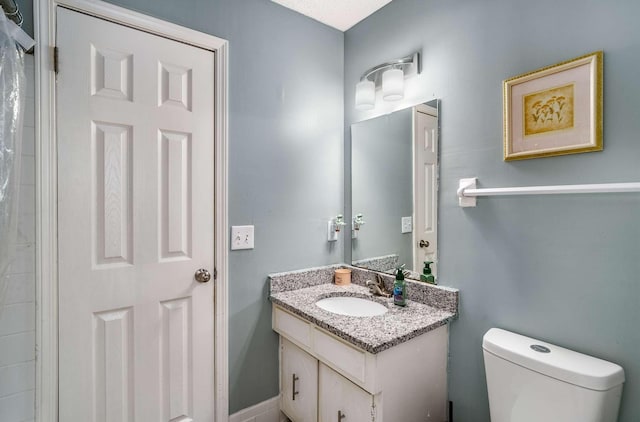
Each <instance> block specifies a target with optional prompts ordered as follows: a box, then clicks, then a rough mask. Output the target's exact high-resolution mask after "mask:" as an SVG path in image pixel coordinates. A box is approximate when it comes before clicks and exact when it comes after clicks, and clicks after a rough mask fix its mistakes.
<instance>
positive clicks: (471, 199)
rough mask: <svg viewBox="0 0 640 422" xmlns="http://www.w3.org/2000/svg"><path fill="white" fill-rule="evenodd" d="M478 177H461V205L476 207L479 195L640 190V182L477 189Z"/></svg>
mask: <svg viewBox="0 0 640 422" xmlns="http://www.w3.org/2000/svg"><path fill="white" fill-rule="evenodd" d="M477 181H478V178H476V177H473V178H469V179H460V183H459V185H458V203H459V205H460V206H461V207H475V206H476V197H478V196H504V195H555V194H564V193H616V192H640V183H602V184H592V185H558V186H524V187H517V188H483V189H477V188H476V185H477Z"/></svg>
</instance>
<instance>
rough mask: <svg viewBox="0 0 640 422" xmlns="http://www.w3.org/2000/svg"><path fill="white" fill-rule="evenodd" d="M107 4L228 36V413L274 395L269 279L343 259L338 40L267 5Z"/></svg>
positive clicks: (201, 1) (211, 0) (237, 1)
mask: <svg viewBox="0 0 640 422" xmlns="http://www.w3.org/2000/svg"><path fill="white" fill-rule="evenodd" d="M27 3H28V2H27V1H25V0H21V1H20V6H21V8H22V9H23V10H24V11H25V14H26V11H27V10H28V9H27V7H28V6H29V5H28V4H27ZM113 3H116V4H118V5H120V6H124V7H127V8H129V9H133V10H137V11H140V12H143V13H146V14H149V15H151V16H155V17H158V18H160V19H165V20H168V21H171V22H174V23H176V24H179V25H183V26H186V27H190V28H193V29H196V30H199V31H202V32H206V33H209V34H213V35H216V36H218V37H221V38H224V39H227V40H229V48H230V52H229V54H230V66H229V71H230V72H229V75H230V76H229V82H230V85H229V97H230V98H229V107H230V117H229V125H230V127H229V143H230V145H229V220H230V221H229V222H230V224H231V225H242V224H254V225H255V249H254V250H248V251H231V252H230V255H229V265H230V268H229V273H230V276H229V325H228V327H229V341H230V345H229V370H230V380H229V383H230V385H229V388H230V410H231V412H235V411H237V410H239V409H242V408H245V407H247V406H250V405H253V404H256V403H258V402H260V401H262V400H266V399H269V398H271V397H274V396H276V395H277V394H278V348H277V336H276V334H275V333H274V332H273V331H272V330H271V305H270V303H269V301H268V299H267V296H268V282H267V274H268V273H271V272H277V271H285V270H292V269H298V268H304V267H311V266H317V265H324V264H332V263H337V262H342V259H343V246H342V243H343V242H342V241H339V242H334V243H332V244H329V243H328V242H327V223H326V221H327V220H328V219H329V218H330V217H334V216H335V215H337V214H339V213H342V212H343V196H344V195H343V190H342V189H343V174H342V172H343V155H342V151H343V149H342V148H343V140H342V136H343V69H344V67H343V39H344V37H343V34H342V33H341V32H339V31H337V30H333V29H330V28H329V27H327V26H324V25H322V24H320V23H318V22H316V21H313V20H311V19H308V18H305V17H304V16H302V15H299V14H297V13H294V12H292V11H290V10H288V9H285V8H283V7H281V6H278V5H276V4H275V3H272V2H270V1H268V0H189V1H176V0H153V1H151V0H117V1H116V0H114V1H113ZM27 20H29V22H27V24H26V25H25V28H27V29H28V28H29V27H30V26H31V24H30V21H31V19H30V17H29V16H27Z"/></svg>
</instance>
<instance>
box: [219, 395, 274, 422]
mask: <svg viewBox="0 0 640 422" xmlns="http://www.w3.org/2000/svg"><path fill="white" fill-rule="evenodd" d="M281 421H286V418H284V419H283V416H281V415H280V397H278V396H276V397H274V398H272V399H269V400H265V401H263V402H262V403H258V404H256V405H255V406H251V407H247V408H246V409H242V410H241V411H239V412H236V413H234V414H233V415H231V416H229V422H281Z"/></svg>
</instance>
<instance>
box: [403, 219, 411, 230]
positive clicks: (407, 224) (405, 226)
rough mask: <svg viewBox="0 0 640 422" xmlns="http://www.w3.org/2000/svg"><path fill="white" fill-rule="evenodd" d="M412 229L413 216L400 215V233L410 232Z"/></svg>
mask: <svg viewBox="0 0 640 422" xmlns="http://www.w3.org/2000/svg"><path fill="white" fill-rule="evenodd" d="M412 231H413V218H412V217H402V233H411V232H412Z"/></svg>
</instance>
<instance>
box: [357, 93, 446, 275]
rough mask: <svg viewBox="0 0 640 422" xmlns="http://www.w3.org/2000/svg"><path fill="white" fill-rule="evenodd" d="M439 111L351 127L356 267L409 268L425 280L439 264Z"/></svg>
mask: <svg viewBox="0 0 640 422" xmlns="http://www.w3.org/2000/svg"><path fill="white" fill-rule="evenodd" d="M438 106H439V102H438V100H433V101H431V102H429V103H427V104H421V105H418V106H416V107H410V108H406V109H404V110H398V111H396V112H394V113H391V114H388V115H384V116H379V117H376V118H373V119H370V120H365V121H362V122H359V123H355V124H353V125H352V126H351V148H352V150H351V192H352V196H351V201H352V202H351V205H352V213H353V215H352V216H351V218H352V220H351V222H352V226H353V227H354V228H357V230H353V231H352V250H351V252H352V264H353V265H354V266H358V267H364V268H368V269H372V270H375V271H382V272H389V273H391V272H393V270H394V268H396V267H397V266H399V265H405V269H408V270H412V271H413V272H414V274H411V275H410V276H409V278H413V279H419V277H420V275H419V273H420V272H422V266H423V261H425V260H429V261H435V259H436V258H437V183H438V166H437V163H438V145H437V142H438ZM356 220H358V221H359V222H360V224H354V223H358V221H356ZM420 241H422V243H423V245H426V244H428V246H426V247H424V248H419V246H418V245H419V243H420Z"/></svg>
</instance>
